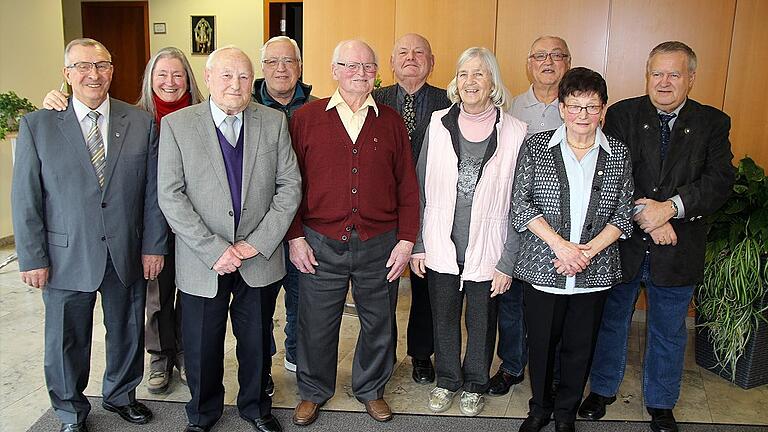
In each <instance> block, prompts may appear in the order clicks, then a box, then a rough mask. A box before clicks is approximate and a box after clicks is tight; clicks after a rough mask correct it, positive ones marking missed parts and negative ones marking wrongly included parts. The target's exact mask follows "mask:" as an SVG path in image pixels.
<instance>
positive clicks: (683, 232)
mask: <svg viewBox="0 0 768 432" xmlns="http://www.w3.org/2000/svg"><path fill="white" fill-rule="evenodd" d="M695 78H696V54H695V53H694V52H693V50H692V49H691V48H690V47H688V46H687V45H685V44H684V43H682V42H664V43H662V44H660V45H658V46H657V47H656V48H654V49H653V50H652V51H651V53H650V55H649V56H648V63H647V77H646V80H647V83H646V92H647V95H646V96H641V97H637V98H632V99H627V100H624V101H621V102H619V103H617V104H615V105H613V106H612V107H611V108H610V109H608V113H607V115H606V122H605V129H604V130H605V133H606V134H607V135H611V136H613V137H615V138H618V139H619V140H621V141H623V142H624V143H626V144H627V146H628V147H629V149H630V151H631V153H632V165H633V173H634V178H635V198H636V201H635V204H636V207H635V217H634V220H635V227H634V230H635V231H634V233H633V235H632V237H631V238H630V239H629V240H627V241H625V242H621V243H620V248H621V260H622V271H623V278H624V283H622V284H620V285H617V286H614V287H613V289H612V290H611V293H610V294H609V296H608V299H607V301H606V304H605V309H604V312H603V321H602V325H601V328H600V333H599V336H598V341H597V347H596V349H595V357H594V360H593V363H592V371H591V375H590V388H591V393H590V394H589V396H588V397H587V398H586V399H585V400H584V402H583V403H582V405H581V408H580V409H579V415H580V416H582V417H585V418H587V419H592V420H597V419H599V418H601V417H602V416H603V415H605V406H606V405H608V404H611V403H613V401H615V399H616V393H617V392H618V390H619V385H620V384H621V381H622V379H623V375H624V366H625V364H626V353H627V335H628V332H629V327H630V324H631V321H632V313H633V311H634V305H635V301H636V299H637V295H638V290H639V285H640V283H641V282H642V283H643V285H644V286H645V291H646V295H647V298H648V315H647V325H648V336H647V349H646V352H645V361H644V362H643V363H644V364H643V383H644V385H643V401H644V403H645V406H646V408H647V410H648V413H649V414H650V415H651V424H650V426H651V429H652V430H653V431H655V432H659V431H664V432H674V431H677V430H678V429H677V424H676V421H675V418H674V416H673V414H672V409H673V408H674V406H675V403H676V402H677V398H678V396H679V393H680V379H681V376H682V369H683V356H684V351H685V345H686V337H687V330H686V326H685V318H686V316H687V313H688V305H689V304H690V302H691V297H692V295H693V289H694V287H695V286H696V285H697V284H698V283H699V282H701V280H702V278H703V274H704V251H705V242H706V234H707V226H706V224H705V220H704V218H705V217H706V216H707V215H710V214H712V213H714V212H715V211H717V209H718V208H720V206H722V205H723V204H724V203H725V201H726V200H727V199H728V196H729V195H730V191H731V188H732V185H733V181H734V168H733V165H732V164H731V159H732V158H733V154H732V153H731V145H730V142H729V140H728V133H729V130H730V127H731V122H730V118H729V117H728V116H727V115H726V114H725V113H723V112H722V111H720V110H718V109H716V108H713V107H711V106H706V105H702V104H700V103H698V102H696V101H694V100H692V99H689V98H688V93H689V92H690V90H691V88H692V87H693V83H694V80H695Z"/></svg>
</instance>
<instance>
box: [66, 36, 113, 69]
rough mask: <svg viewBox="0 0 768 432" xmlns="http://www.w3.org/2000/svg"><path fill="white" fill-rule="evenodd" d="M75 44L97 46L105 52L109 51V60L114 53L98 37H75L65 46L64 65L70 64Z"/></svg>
mask: <svg viewBox="0 0 768 432" xmlns="http://www.w3.org/2000/svg"><path fill="white" fill-rule="evenodd" d="M74 46H84V47H89V46H92V47H96V48H98V49H101V50H103V51H104V52H105V53H107V58H108V59H109V61H112V54H110V53H109V50H108V49H107V47H105V46H104V44H102V43H101V42H99V41H97V40H96V39H91V38H80V39H74V40H73V41H71V42H70V43H68V44H67V47H66V48H64V66H69V52H70V51H71V50H72V47H74Z"/></svg>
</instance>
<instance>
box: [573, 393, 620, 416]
mask: <svg viewBox="0 0 768 432" xmlns="http://www.w3.org/2000/svg"><path fill="white" fill-rule="evenodd" d="M614 402H616V396H611V397H605V396H600V395H599V394H597V393H594V392H589V395H588V396H587V398H586V399H584V402H582V403H581V406H580V407H579V417H581V418H585V419H587V420H600V419H601V418H603V416H604V415H605V406H606V405H610V404H612V403H614Z"/></svg>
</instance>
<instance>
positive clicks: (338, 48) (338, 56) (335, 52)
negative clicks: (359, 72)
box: [331, 39, 379, 66]
mask: <svg viewBox="0 0 768 432" xmlns="http://www.w3.org/2000/svg"><path fill="white" fill-rule="evenodd" d="M351 42H359V43H361V44H363V45H365V46H366V47H367V48H368V49H369V50H370V51H371V53H373V62H374V63H376V64H379V59H378V57H377V56H376V51H374V50H373V48H371V46H370V45H368V43H366V42H365V41H364V40H362V39H348V40H343V41H341V42H339V44H338V45H336V48H334V49H333V56H332V57H331V66H335V65H336V63H338V62H339V61H341V49H342V48H343V47H344V45H347V44H349V43H351Z"/></svg>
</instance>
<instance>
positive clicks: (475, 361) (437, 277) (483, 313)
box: [427, 269, 499, 393]
mask: <svg viewBox="0 0 768 432" xmlns="http://www.w3.org/2000/svg"><path fill="white" fill-rule="evenodd" d="M427 286H428V287H429V301H430V303H431V304H432V325H433V328H434V335H435V375H436V377H437V386H438V387H442V388H444V389H448V390H450V391H457V390H459V389H461V388H464V390H465V391H468V392H471V393H485V392H486V391H487V390H488V379H489V378H488V372H489V370H490V368H491V361H493V349H494V345H495V343H496V317H497V316H498V311H499V302H498V297H494V298H491V291H490V290H491V281H488V282H471V281H464V288H463V290H462V291H459V276H458V275H450V274H444V273H438V272H435V271H432V270H430V269H427ZM465 297H466V303H467V309H466V312H465V314H464V322H465V325H466V327H467V349H466V351H465V353H464V361H463V362H462V360H461V315H462V309H463V307H464V299H465Z"/></svg>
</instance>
